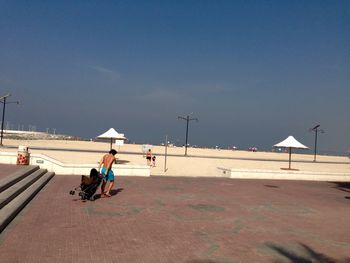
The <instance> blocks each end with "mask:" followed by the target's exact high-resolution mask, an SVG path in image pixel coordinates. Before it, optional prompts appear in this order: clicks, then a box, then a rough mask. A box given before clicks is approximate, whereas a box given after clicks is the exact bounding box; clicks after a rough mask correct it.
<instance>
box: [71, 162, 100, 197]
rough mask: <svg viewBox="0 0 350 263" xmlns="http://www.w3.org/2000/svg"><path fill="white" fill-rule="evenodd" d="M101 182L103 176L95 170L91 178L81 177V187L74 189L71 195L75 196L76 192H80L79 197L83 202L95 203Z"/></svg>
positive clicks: (92, 171) (91, 173)
mask: <svg viewBox="0 0 350 263" xmlns="http://www.w3.org/2000/svg"><path fill="white" fill-rule="evenodd" d="M101 181H102V177H101V175H100V174H99V173H98V172H97V170H96V169H95V168H93V169H91V171H90V176H85V175H82V176H81V183H80V186H78V187H76V188H74V190H72V191H70V192H69V194H71V195H74V194H75V191H79V194H78V195H79V196H80V197H81V200H90V201H94V200H95V198H94V194H95V193H96V190H97V188H98V187H99V186H100V184H101Z"/></svg>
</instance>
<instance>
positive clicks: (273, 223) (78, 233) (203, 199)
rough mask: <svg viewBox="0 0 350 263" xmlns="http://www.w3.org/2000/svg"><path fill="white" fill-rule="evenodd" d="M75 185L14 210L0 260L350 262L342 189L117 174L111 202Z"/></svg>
mask: <svg viewBox="0 0 350 263" xmlns="http://www.w3.org/2000/svg"><path fill="white" fill-rule="evenodd" d="M79 180H80V178H79V177H77V176H60V175H56V176H55V177H54V178H53V179H52V180H51V181H50V182H49V183H48V185H47V186H46V187H45V188H44V189H43V190H42V191H41V192H40V193H39V194H38V195H37V196H36V197H35V198H34V200H33V201H32V202H31V203H30V204H29V205H28V206H27V207H26V208H25V209H24V210H23V211H22V212H21V213H20V215H19V216H18V217H17V218H16V219H15V220H14V221H13V222H12V223H11V224H10V225H9V227H8V228H7V229H6V230H5V231H4V232H3V233H2V234H1V235H0V255H1V256H0V257H1V258H0V261H1V262H2V263H5V262H145V263H153V262H186V263H214V262H215V263H236V262H249V263H251V262H282V263H283V262H342V263H343V262H344V263H345V262H350V224H349V223H350V219H349V218H350V199H348V197H349V196H350V192H349V188H346V185H338V184H334V183H324V182H322V183H321V182H297V181H268V180H232V179H218V178H165V177H151V178H138V177H118V178H117V179H116V189H115V190H114V192H113V193H114V195H113V196H112V197H111V198H100V199H97V200H95V201H94V202H90V201H88V202H82V201H81V200H79V199H78V196H77V195H75V196H71V195H69V194H68V192H69V191H70V190H71V189H72V188H73V187H74V186H76V185H78V184H79ZM293 260H294V261H293ZM317 260H318V261H317ZM321 260H324V261H321ZM325 260H332V261H325Z"/></svg>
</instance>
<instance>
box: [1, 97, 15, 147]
mask: <svg viewBox="0 0 350 263" xmlns="http://www.w3.org/2000/svg"><path fill="white" fill-rule="evenodd" d="M10 96H11V94H6V95H5V96H2V97H0V103H2V105H3V106H2V121H1V134H0V146H2V145H3V144H2V138H3V136H4V121H5V107H6V104H10V103H16V104H19V101H6V100H7V98H8V97H10Z"/></svg>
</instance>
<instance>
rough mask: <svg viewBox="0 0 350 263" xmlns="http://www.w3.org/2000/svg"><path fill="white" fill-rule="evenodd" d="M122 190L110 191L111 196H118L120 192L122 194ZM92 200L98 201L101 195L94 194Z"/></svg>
mask: <svg viewBox="0 0 350 263" xmlns="http://www.w3.org/2000/svg"><path fill="white" fill-rule="evenodd" d="M123 190H124V188H117V189H112V190H111V196H115V195H117V194H119V193H120V192H122V191H123ZM94 198H95V200H97V199H100V198H101V194H95V196H94Z"/></svg>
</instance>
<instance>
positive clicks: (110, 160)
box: [98, 149, 117, 197]
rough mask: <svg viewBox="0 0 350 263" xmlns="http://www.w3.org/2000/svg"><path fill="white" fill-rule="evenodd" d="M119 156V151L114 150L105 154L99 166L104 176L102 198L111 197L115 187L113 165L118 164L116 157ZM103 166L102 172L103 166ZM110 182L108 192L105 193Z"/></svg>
mask: <svg viewBox="0 0 350 263" xmlns="http://www.w3.org/2000/svg"><path fill="white" fill-rule="evenodd" d="M116 154H117V151H116V150H114V149H112V150H110V151H109V153H107V154H105V155H104V156H103V157H102V159H101V161H100V163H99V165H98V171H99V172H100V173H101V174H102V176H103V180H102V185H101V197H111V190H112V187H113V185H114V173H113V171H112V165H113V164H114V163H117V158H116V157H115V155H116ZM102 164H103V167H102V170H101V166H102ZM107 181H109V185H108V189H107V192H105V187H106V183H107Z"/></svg>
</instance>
